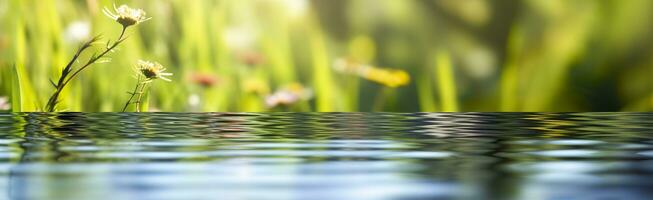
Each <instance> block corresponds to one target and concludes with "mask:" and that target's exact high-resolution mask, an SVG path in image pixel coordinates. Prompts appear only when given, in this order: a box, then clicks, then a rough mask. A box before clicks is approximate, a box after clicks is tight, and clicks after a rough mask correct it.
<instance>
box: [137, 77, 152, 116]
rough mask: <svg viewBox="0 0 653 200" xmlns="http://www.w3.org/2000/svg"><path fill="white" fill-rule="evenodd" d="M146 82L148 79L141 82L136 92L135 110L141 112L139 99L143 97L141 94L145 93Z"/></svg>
mask: <svg viewBox="0 0 653 200" xmlns="http://www.w3.org/2000/svg"><path fill="white" fill-rule="evenodd" d="M148 83H149V82H148V80H146V81H145V82H143V86H142V87H141V91H139V92H138V98H137V99H136V112H141V101H142V99H143V94H145V88H146V87H147V85H148Z"/></svg>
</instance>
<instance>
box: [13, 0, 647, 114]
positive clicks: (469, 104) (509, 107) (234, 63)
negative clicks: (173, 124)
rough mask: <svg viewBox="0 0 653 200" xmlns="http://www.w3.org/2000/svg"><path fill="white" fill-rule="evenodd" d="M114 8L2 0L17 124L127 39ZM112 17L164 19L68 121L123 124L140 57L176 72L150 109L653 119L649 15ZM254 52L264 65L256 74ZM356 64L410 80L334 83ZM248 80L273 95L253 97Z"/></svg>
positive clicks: (371, 10)
mask: <svg viewBox="0 0 653 200" xmlns="http://www.w3.org/2000/svg"><path fill="white" fill-rule="evenodd" d="M302 2H303V3H302ZM113 3H114V2H113V1H110V0H87V1H40V0H8V1H0V96H10V97H11V100H12V102H11V103H12V106H13V108H12V110H13V111H39V110H44V106H45V104H46V102H47V100H48V99H47V97H49V95H51V93H52V86H51V84H50V80H56V79H57V78H58V77H59V76H60V75H61V74H60V72H61V71H62V70H63V67H64V66H65V65H66V62H67V61H68V59H69V58H70V57H72V56H73V53H74V52H75V50H76V49H77V48H78V47H79V44H80V43H81V41H84V40H88V39H90V37H91V36H94V35H98V34H102V35H104V36H107V37H109V36H112V35H111V33H115V32H117V31H120V30H119V28H120V27H116V26H115V22H113V21H111V20H107V19H106V17H105V16H103V15H102V14H101V12H100V10H101V8H102V7H105V6H106V7H111V6H112V4H113ZM116 3H117V4H122V3H126V4H129V5H130V6H133V7H139V8H143V9H144V10H146V11H148V15H150V16H152V17H153V20H152V21H150V22H148V23H145V24H142V25H141V26H140V27H139V28H138V29H134V30H130V31H128V32H127V33H126V35H127V36H128V37H129V40H127V41H125V43H124V44H123V45H124V46H121V47H120V48H119V49H117V51H115V52H113V53H112V54H111V62H109V63H104V64H100V65H99V66H98V67H94V68H90V69H89V70H88V71H86V72H85V74H84V76H83V77H80V79H78V80H76V81H74V82H71V83H70V85H69V86H68V89H66V90H64V91H63V92H62V93H61V94H60V100H61V102H60V108H61V110H64V111H120V110H121V109H122V108H123V107H124V101H125V100H126V99H127V98H128V97H129V94H126V93H125V91H130V90H131V89H133V87H134V85H133V83H134V82H135V81H137V80H136V79H134V78H133V76H132V70H131V68H132V67H133V65H134V63H135V62H136V61H137V60H138V59H141V58H142V59H151V60H158V61H160V62H161V63H162V64H163V65H164V66H166V67H168V69H169V70H170V71H171V72H173V73H175V76H174V77H173V78H174V80H173V81H174V82H175V84H157V85H156V87H153V88H152V90H151V91H150V93H149V95H148V96H146V97H144V98H149V99H148V102H150V104H149V105H147V107H148V109H149V110H162V111H268V110H274V109H273V108H268V107H266V105H265V97H266V95H269V94H270V93H272V92H274V91H276V90H278V89H280V88H283V87H284V86H286V85H288V84H293V83H301V84H303V85H304V86H306V87H308V88H312V90H313V91H314V95H313V98H312V99H311V100H309V101H302V102H298V106H297V107H296V108H294V109H293V111H372V110H376V111H387V110H392V111H475V110H482V111H583V110H606V111H615V110H628V111H651V110H653V103H650V99H651V97H650V96H651V95H652V94H653V83H652V82H653V81H651V79H650V75H649V74H650V72H651V70H653V61H651V59H649V58H648V57H649V56H650V55H651V53H653V45H651V44H652V42H650V41H653V40H651V35H653V34H652V33H653V30H651V29H650V28H647V27H651V26H650V24H647V22H645V20H641V19H646V18H647V17H650V16H651V15H652V14H650V13H653V12H651V11H653V6H652V5H653V3H652V2H649V1H645V0H633V1H591V0H581V1H565V0H551V1H520V2H516V3H515V5H517V4H519V6H514V5H512V6H510V5H505V4H503V3H497V2H494V3H493V2H484V3H480V4H475V6H476V7H474V8H473V9H477V11H479V12H463V11H465V10H468V9H472V8H471V7H469V6H468V4H467V2H465V1H460V2H457V3H456V2H454V3H451V2H445V1H395V0H360V1H327V0H317V1H304V0H283V1H282V0H279V1H261V0H241V1H230V0H196V1H177V0H139V1H135V0H125V1H118V2H116ZM481 11H482V12H481ZM507 13H512V14H514V16H510V14H507ZM75 22H82V23H86V24H89V25H90V30H89V32H90V33H89V34H88V36H87V37H86V38H84V39H83V40H81V41H80V40H78V39H75V38H71V36H70V34H69V29H70V27H71V26H70V25H71V24H73V23H75ZM506 24H507V25H506ZM100 46H102V45H100ZM370 49H373V50H370ZM478 49H484V50H487V51H486V52H485V54H483V53H484V52H483V51H481V56H478V55H479V53H478V52H479V51H478ZM94 50H97V49H94ZM247 53H254V54H259V55H261V56H262V57H263V59H262V61H261V62H260V63H256V64H251V63H248V62H247V61H246V60H243V56H242V55H243V54H247ZM90 56H91V55H89V54H82V55H81V58H82V60H87V59H88V58H89V57H90ZM350 57H351V58H355V59H358V60H359V61H361V62H362V64H370V65H374V66H379V67H387V68H394V69H402V70H405V71H407V72H409V73H410V75H411V78H412V80H414V81H413V82H411V83H410V84H409V85H407V86H402V87H397V88H387V87H384V86H382V85H380V84H378V83H376V82H374V81H370V80H366V79H363V78H361V77H357V76H352V75H351V74H344V73H339V72H337V71H335V70H334V69H333V64H334V61H335V60H337V59H341V58H350ZM197 73H200V74H208V75H211V76H215V77H217V80H218V81H217V82H216V84H215V85H211V86H209V87H205V86H201V85H198V84H197V83H195V82H193V80H192V78H190V77H192V75H194V74H197ZM647 73H648V74H647ZM253 81H254V82H255V81H258V82H262V83H263V84H264V88H266V89H262V90H261V91H263V92H262V93H256V92H251V91H247V87H248V86H250V85H249V84H250V83H251V82H253ZM196 98H199V105H194V104H193V103H197V102H194V101H196V100H197V99H196ZM379 99H380V100H379ZM375 104H376V105H375ZM143 106H146V105H143Z"/></svg>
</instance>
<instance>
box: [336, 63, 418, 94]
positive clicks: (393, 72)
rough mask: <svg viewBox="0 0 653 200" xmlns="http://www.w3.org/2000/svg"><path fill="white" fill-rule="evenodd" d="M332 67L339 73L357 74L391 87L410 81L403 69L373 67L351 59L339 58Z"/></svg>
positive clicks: (406, 83)
mask: <svg viewBox="0 0 653 200" xmlns="http://www.w3.org/2000/svg"><path fill="white" fill-rule="evenodd" d="M333 68H334V69H335V70H336V71H339V72H341V73H345V74H354V75H358V76H360V77H362V78H364V79H367V80H370V81H374V82H376V83H379V84H382V85H385V86H387V87H391V88H396V87H401V86H405V85H408V84H409V83H410V75H409V74H408V73H407V72H406V71H404V70H398V69H384V68H378V67H373V66H370V65H364V64H360V63H357V62H356V61H353V60H351V59H339V60H337V61H336V62H335V64H334V66H333Z"/></svg>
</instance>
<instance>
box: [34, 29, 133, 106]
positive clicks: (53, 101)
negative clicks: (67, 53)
mask: <svg viewBox="0 0 653 200" xmlns="http://www.w3.org/2000/svg"><path fill="white" fill-rule="evenodd" d="M126 30H127V27H126V26H123V27H122V31H121V32H120V36H119V37H118V40H116V42H114V43H113V44H112V45H110V46H107V48H106V50H104V51H103V52H102V53H100V54H98V55H97V56H95V55H94V56H92V57H91V59H89V60H88V62H86V64H85V65H84V66H82V67H80V68H79V69H78V70H77V71H75V72H73V73H72V75H70V76H68V75H69V74H70V72H72V66H73V64H74V63H75V61H77V59H79V56H80V55H81V53H82V52H84V51H85V50H86V49H88V48H89V47H91V45H92V43H94V42H96V41H97V40H98V39H99V38H98V37H96V38H93V39H92V40H91V41H89V42H87V43H85V44H84V45H83V46H82V47H81V48H80V49H79V50H78V51H77V53H75V55H74V56H73V59H72V60H71V61H70V62H69V63H68V64H67V65H66V67H65V68H64V70H63V71H62V73H61V77H60V78H59V81H58V83H57V85H56V91H55V92H54V94H52V96H51V97H50V99H49V100H48V104H47V105H46V109H47V111H48V112H54V109H55V107H56V105H57V103H58V101H59V95H60V94H61V92H62V91H63V89H64V88H65V87H66V85H68V83H70V81H71V80H73V79H74V78H75V77H77V75H78V74H79V73H81V72H82V71H83V70H84V69H86V68H88V67H89V66H91V65H92V64H94V63H95V62H97V61H98V60H100V59H101V58H103V57H104V56H105V55H106V54H107V53H109V52H111V51H113V49H115V48H116V47H117V46H118V45H119V44H121V43H122V42H123V41H124V40H125V38H124V36H125V31H126Z"/></svg>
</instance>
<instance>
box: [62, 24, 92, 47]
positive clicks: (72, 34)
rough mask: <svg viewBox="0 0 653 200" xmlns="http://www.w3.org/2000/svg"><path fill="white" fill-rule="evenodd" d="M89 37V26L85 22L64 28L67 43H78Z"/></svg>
mask: <svg viewBox="0 0 653 200" xmlns="http://www.w3.org/2000/svg"><path fill="white" fill-rule="evenodd" d="M90 37H91V24H90V23H88V22H87V21H76V22H73V23H70V25H68V27H66V32H65V39H66V41H68V42H80V41H84V40H87V39H89V38H90Z"/></svg>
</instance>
